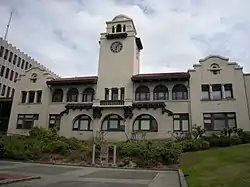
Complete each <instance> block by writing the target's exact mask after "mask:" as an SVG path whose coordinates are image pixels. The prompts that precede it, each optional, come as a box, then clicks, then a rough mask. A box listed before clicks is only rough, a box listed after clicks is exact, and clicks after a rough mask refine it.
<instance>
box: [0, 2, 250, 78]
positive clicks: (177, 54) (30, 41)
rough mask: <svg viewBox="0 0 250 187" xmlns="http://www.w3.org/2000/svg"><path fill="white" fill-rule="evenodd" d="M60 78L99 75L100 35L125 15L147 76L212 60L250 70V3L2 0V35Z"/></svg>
mask: <svg viewBox="0 0 250 187" xmlns="http://www.w3.org/2000/svg"><path fill="white" fill-rule="evenodd" d="M10 11H13V17H12V22H11V26H10V30H9V33H8V38H7V39H8V41H9V42H10V43H12V44H14V45H15V46H17V47H18V48H20V49H21V51H24V52H25V53H27V54H29V55H30V56H32V57H33V58H35V59H36V60H37V61H39V62H40V63H42V64H44V65H45V66H47V67H48V68H49V69H51V70H52V71H54V72H55V73H57V74H59V75H60V76H62V77H69V76H87V75H97V68H98V53H99V44H98V41H99V38H100V33H102V32H105V28H106V23H105V22H106V21H110V20H112V19H113V17H115V16H116V15H119V14H126V15H127V16H129V17H131V18H132V19H133V20H134V23H135V26H136V29H137V34H138V37H140V38H141V41H142V43H143V47H144V49H143V50H142V51H141V69H140V72H141V73H153V72H174V71H187V70H188V69H191V68H192V65H193V64H195V63H198V60H199V59H201V58H204V57H206V56H208V55H211V54H213V55H221V56H224V57H228V58H229V59H230V61H232V62H238V63H239V64H240V65H241V66H243V67H244V72H250V13H249V11H250V1H248V0H91V1H90V0H0V36H1V37H3V36H4V33H5V29H6V24H7V22H8V19H9V15H10Z"/></svg>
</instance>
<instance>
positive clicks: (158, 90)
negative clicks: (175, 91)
mask: <svg viewBox="0 0 250 187" xmlns="http://www.w3.org/2000/svg"><path fill="white" fill-rule="evenodd" d="M167 99H168V88H167V87H166V86H164V85H158V86H156V87H155V88H154V100H167Z"/></svg>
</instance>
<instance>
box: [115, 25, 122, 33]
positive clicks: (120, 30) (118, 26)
mask: <svg viewBox="0 0 250 187" xmlns="http://www.w3.org/2000/svg"><path fill="white" fill-rule="evenodd" d="M116 32H122V26H121V24H118V25H116Z"/></svg>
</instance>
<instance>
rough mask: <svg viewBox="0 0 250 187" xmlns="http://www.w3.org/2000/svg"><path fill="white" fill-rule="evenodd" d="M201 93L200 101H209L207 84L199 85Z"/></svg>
mask: <svg viewBox="0 0 250 187" xmlns="http://www.w3.org/2000/svg"><path fill="white" fill-rule="evenodd" d="M201 91H202V99H204V100H209V99H210V91H209V85H208V84H203V85H201Z"/></svg>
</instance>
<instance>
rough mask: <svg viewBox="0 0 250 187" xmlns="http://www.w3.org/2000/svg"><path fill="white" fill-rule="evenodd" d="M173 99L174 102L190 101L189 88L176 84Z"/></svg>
mask: <svg viewBox="0 0 250 187" xmlns="http://www.w3.org/2000/svg"><path fill="white" fill-rule="evenodd" d="M172 99H173V100H183V99H188V91H187V87H186V86H184V85H183V84H176V85H175V86H174V87H173V89H172Z"/></svg>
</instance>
